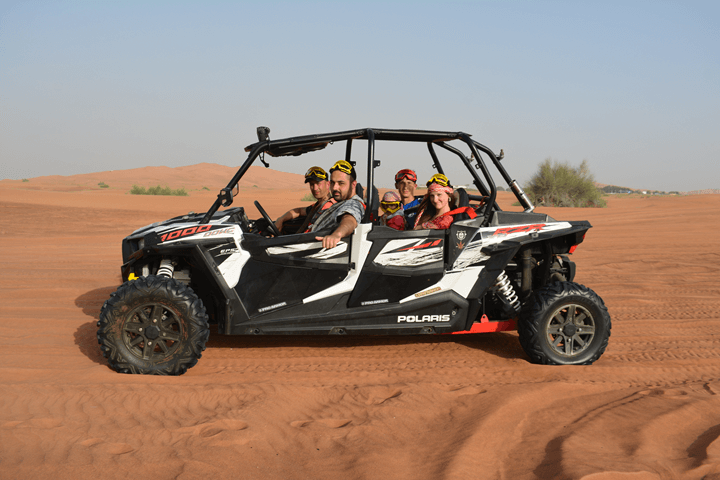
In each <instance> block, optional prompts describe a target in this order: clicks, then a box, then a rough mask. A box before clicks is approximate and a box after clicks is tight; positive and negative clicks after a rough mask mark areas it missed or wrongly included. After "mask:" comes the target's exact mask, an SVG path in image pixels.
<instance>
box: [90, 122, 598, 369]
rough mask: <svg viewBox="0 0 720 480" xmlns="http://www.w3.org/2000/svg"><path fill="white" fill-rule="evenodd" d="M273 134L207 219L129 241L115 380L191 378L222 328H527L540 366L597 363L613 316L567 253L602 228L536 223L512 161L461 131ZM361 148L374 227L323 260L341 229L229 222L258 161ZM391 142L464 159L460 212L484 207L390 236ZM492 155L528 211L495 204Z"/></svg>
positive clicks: (119, 297) (101, 333)
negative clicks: (325, 239)
mask: <svg viewBox="0 0 720 480" xmlns="http://www.w3.org/2000/svg"><path fill="white" fill-rule="evenodd" d="M268 133H269V129H267V128H265V127H260V128H258V139H259V141H258V142H257V143H254V144H252V145H250V146H248V147H247V148H246V149H245V150H246V151H247V152H249V156H248V158H247V160H246V161H245V163H244V164H243V165H242V166H241V167H240V168H239V169H238V171H237V173H236V174H235V176H234V177H233V178H232V180H231V181H230V183H229V184H228V186H227V187H226V188H223V189H222V190H221V191H220V193H219V195H218V198H217V200H216V201H215V203H214V204H213V205H212V207H210V209H209V210H208V211H207V213H204V214H192V213H191V214H188V215H184V216H179V217H175V218H172V219H170V220H166V221H164V222H160V223H154V224H152V225H148V226H146V227H143V228H141V229H139V230H136V231H135V232H133V233H132V234H131V235H130V236H128V237H127V238H125V239H124V240H123V243H122V254H123V265H122V269H121V271H122V278H123V280H124V281H125V282H124V283H123V284H122V285H121V286H120V287H119V288H118V289H117V291H116V292H114V293H113V294H112V295H111V296H110V298H109V299H108V300H107V301H106V302H105V304H104V305H103V307H102V311H101V313H100V320H99V322H98V327H99V330H98V334H97V337H98V342H99V343H100V346H101V349H102V351H103V353H104V355H105V357H106V358H107V359H108V361H109V363H110V366H111V367H112V368H113V369H115V370H117V371H118V372H124V373H143V374H150V373H153V374H182V373H184V372H185V371H186V370H187V369H188V368H190V367H192V366H193V365H195V364H196V363H197V360H198V359H199V358H200V356H201V354H202V352H203V350H204V349H205V343H206V341H207V340H208V336H209V328H210V326H209V325H210V324H214V325H217V331H218V333H220V334H225V335H300V334H313V335H315V334H331V335H333V334H334V335H358V334H362V335H415V334H427V335H437V334H463V333H480V332H498V331H504V330H514V329H516V328H517V330H518V333H519V339H520V343H521V345H522V347H523V349H524V350H525V352H526V353H527V355H528V356H529V357H530V360H531V361H532V362H535V363H541V364H590V363H592V362H594V361H595V360H597V359H598V358H599V357H600V355H602V353H603V352H604V351H605V348H606V347H607V344H608V338H609V336H610V327H611V322H610V316H609V314H608V311H607V308H606V307H605V305H604V303H603V301H602V299H601V298H600V297H599V296H598V295H596V294H595V293H594V292H593V291H592V290H590V289H589V288H587V287H584V286H582V285H579V284H577V283H573V282H572V281H573V278H574V276H575V264H574V263H573V262H571V261H569V260H568V256H567V255H568V254H571V253H572V252H573V250H574V249H575V247H576V246H577V245H578V244H579V243H580V242H582V241H583V239H584V237H585V233H586V232H587V230H588V229H589V228H590V224H589V223H588V222H587V221H571V222H565V221H557V220H554V219H553V218H551V217H549V216H548V215H545V214H540V213H533V209H534V207H533V206H532V204H531V202H530V201H529V199H528V197H527V196H526V195H525V193H524V192H523V191H522V188H521V187H520V186H519V185H518V183H517V182H516V181H515V180H513V179H511V177H510V176H509V175H508V174H507V172H506V171H505V168H504V167H503V165H502V164H501V163H500V161H501V160H502V157H503V153H502V151H501V152H500V154H499V155H496V154H495V153H493V151H491V150H490V149H489V148H487V147H485V146H484V145H481V144H480V143H478V142H476V141H474V140H472V139H471V138H470V135H468V134H465V133H462V132H434V131H417V130H383V129H362V130H353V131H346V132H339V133H328V134H319V135H308V136H302V137H294V138H286V139H282V140H269V138H268ZM354 141H364V142H366V145H367V166H366V170H365V171H366V173H367V177H366V178H367V183H366V185H367V187H368V188H366V191H367V192H370V193H371V194H369V195H368V197H369V198H368V199H367V200H366V204H367V209H366V212H365V216H364V218H363V221H362V222H361V223H360V224H359V225H358V226H357V228H356V229H355V231H354V233H353V234H352V235H351V236H349V237H347V238H344V239H343V240H342V241H341V242H340V243H338V245H337V246H336V247H335V248H332V249H329V250H326V249H323V248H322V245H321V243H320V242H318V241H316V240H315V237H316V236H317V235H318V233H320V234H328V233H330V231H327V232H312V233H300V234H293V235H280V232H277V231H271V233H272V235H268V234H267V233H266V232H261V231H259V228H258V225H260V224H262V225H264V226H266V227H268V228H270V229H271V230H275V229H274V226H273V224H272V221H271V220H270V218H269V217H268V215H267V214H266V213H265V211H264V210H263V208H262V207H261V206H260V204H259V203H257V202H255V205H256V206H257V208H258V210H259V211H260V212H261V214H262V215H263V218H264V221H251V220H249V219H248V217H247V216H246V214H245V212H244V210H243V208H242V207H234V208H226V209H224V210H220V207H230V205H231V204H232V202H233V196H234V193H235V192H236V190H235V188H236V186H237V184H238V182H239V181H240V179H241V178H242V177H243V175H244V174H245V173H246V172H247V171H248V168H249V167H250V166H251V165H252V164H253V162H255V161H256V160H257V159H260V161H262V163H263V164H265V165H266V166H267V163H266V162H265V160H264V158H265V155H269V156H272V157H281V156H298V155H303V154H306V153H309V152H313V151H316V150H320V149H323V148H325V147H326V146H327V145H328V144H332V143H335V142H345V158H346V159H347V160H348V161H351V151H352V147H353V142H354ZM383 141H393V142H422V143H425V144H426V145H427V149H428V151H429V159H430V160H431V161H432V164H433V167H434V168H436V169H437V170H438V171H439V172H441V173H444V172H443V168H442V165H441V163H440V160H439V157H438V155H437V152H438V151H441V150H444V151H445V153H444V154H443V155H444V157H443V158H444V160H443V161H446V160H445V159H446V158H448V157H449V158H452V159H454V158H455V157H457V161H459V162H461V163H462V164H464V165H465V167H467V171H468V173H469V177H470V178H471V179H472V182H473V184H474V185H475V187H476V189H477V191H478V192H477V193H478V194H475V195H473V194H468V192H467V191H466V190H465V189H462V188H459V189H457V192H456V194H457V198H458V202H459V206H470V207H472V208H473V209H474V210H475V212H476V213H477V216H476V217H475V218H469V217H467V213H462V214H460V215H458V216H456V217H455V219H454V222H453V224H452V226H451V227H450V228H449V229H447V230H416V231H412V230H410V231H397V230H394V229H391V228H388V227H385V226H381V225H380V224H379V222H378V221H377V218H378V207H379V202H378V197H377V194H375V195H373V194H372V193H373V192H376V190H375V189H374V187H373V185H374V184H375V182H374V172H375V169H376V168H377V167H378V166H379V164H380V162H379V161H378V160H376V159H375V146H376V143H377V142H383ZM439 149H441V150H439ZM448 152H449V153H448ZM483 155H484V156H485V157H487V158H488V159H489V160H490V162H491V163H492V165H494V167H495V168H496V169H497V170H498V171H499V173H500V175H501V176H502V178H503V179H504V180H505V182H507V184H508V185H509V187H510V189H511V190H512V191H513V192H514V194H515V196H516V197H517V199H518V201H519V202H520V204H521V205H522V207H523V208H524V211H520V212H510V211H503V210H501V209H500V208H499V207H498V205H497V203H496V201H495V200H496V194H497V187H496V185H495V182H494V181H493V178H492V176H491V175H490V171H489V169H488V164H486V163H485V160H484V157H483ZM363 158H364V156H363ZM317 163H320V162H317ZM358 163H362V162H358ZM310 164H311V163H310V161H308V163H307V166H309V165H310ZM358 167H361V165H358ZM406 167H407V166H406ZM360 173H362V169H360ZM363 179H364V178H363ZM455 183H456V184H458V183H459V182H457V181H456V182H455ZM291 207H293V206H292V205H288V208H291ZM263 233H265V234H263Z"/></svg>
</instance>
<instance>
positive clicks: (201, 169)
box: [2, 163, 305, 191]
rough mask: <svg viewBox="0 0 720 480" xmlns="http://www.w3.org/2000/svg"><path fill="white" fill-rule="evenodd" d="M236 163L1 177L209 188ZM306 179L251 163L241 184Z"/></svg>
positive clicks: (66, 187)
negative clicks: (30, 176)
mask: <svg viewBox="0 0 720 480" xmlns="http://www.w3.org/2000/svg"><path fill="white" fill-rule="evenodd" d="M238 168H239V166H238V167H228V166H225V165H218V164H216V163H198V164H196V165H188V166H185V167H174V168H171V167H143V168H132V169H128V170H109V171H105V172H97V173H84V174H79V175H69V176H66V175H48V176H42V177H35V178H31V179H28V180H30V181H29V182H22V180H2V182H3V183H5V182H13V183H18V184H19V185H20V186H22V188H29V189H34V188H38V187H39V186H42V187H44V188H43V189H47V190H60V191H77V190H84V189H87V188H93V189H94V188H99V185H98V183H100V182H104V183H105V184H107V185H109V187H110V188H111V189H126V190H130V188H132V186H133V185H138V186H142V187H150V186H156V185H160V186H162V187H164V186H168V187H171V188H173V189H175V188H185V189H186V190H189V191H190V190H199V189H202V188H203V187H207V188H209V189H210V190H212V191H215V190H219V189H220V188H223V187H225V186H226V185H227V184H228V182H229V181H230V180H231V179H232V176H233V175H234V174H235V172H237V169H238ZM304 181H305V179H304V177H303V175H300V174H297V173H287V172H281V171H278V170H273V169H271V168H265V167H261V166H251V167H250V168H249V169H248V171H247V172H246V173H245V175H244V176H243V178H242V180H241V181H240V187H241V188H253V187H255V186H257V188H263V189H276V188H277V189H297V188H302V187H303V183H304Z"/></svg>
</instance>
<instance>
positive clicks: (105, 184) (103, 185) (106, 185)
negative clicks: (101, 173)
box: [98, 182, 110, 188]
mask: <svg viewBox="0 0 720 480" xmlns="http://www.w3.org/2000/svg"><path fill="white" fill-rule="evenodd" d="M98 186H99V187H100V188H110V185H108V184H107V183H105V182H100V183H98Z"/></svg>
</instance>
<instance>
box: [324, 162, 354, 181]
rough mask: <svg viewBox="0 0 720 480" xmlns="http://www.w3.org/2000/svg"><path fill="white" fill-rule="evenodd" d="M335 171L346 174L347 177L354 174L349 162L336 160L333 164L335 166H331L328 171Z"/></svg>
mask: <svg viewBox="0 0 720 480" xmlns="http://www.w3.org/2000/svg"><path fill="white" fill-rule="evenodd" d="M335 170H340V171H341V172H343V173H347V174H348V175H353V173H354V171H353V166H352V165H350V162H346V161H345V160H338V161H337V162H335V165H333V166H332V168H331V169H330V173H332V172H333V171H335ZM353 178H354V177H353Z"/></svg>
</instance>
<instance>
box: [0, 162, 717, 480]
mask: <svg viewBox="0 0 720 480" xmlns="http://www.w3.org/2000/svg"><path fill="white" fill-rule="evenodd" d="M216 167H217V168H216ZM183 168H186V169H187V171H186V172H185V174H188V175H189V176H190V177H192V178H188V179H186V181H187V182H189V183H188V184H187V185H188V186H193V185H199V186H202V185H203V184H206V183H210V182H211V181H212V182H213V184H214V185H215V186H217V185H218V184H219V185H222V184H223V183H226V182H227V179H228V178H229V176H230V175H231V173H232V171H234V169H230V170H229V171H230V173H228V171H226V170H225V169H226V167H219V166H207V165H205V166H202V167H198V168H197V169H192V168H191V167H183ZM173 170H176V169H173ZM263 171H264V170H263ZM265 172H266V171H265ZM105 173H107V172H105ZM109 173H111V174H112V173H115V172H109ZM143 173H144V175H145V178H150V176H151V174H152V175H155V173H153V171H152V170H148V171H144V172H143ZM156 173H157V174H158V175H160V174H162V173H164V172H162V171H161V170H158V171H157V172H156ZM165 173H166V172H165ZM176 173H177V172H173V175H175V174H176ZM201 173H202V174H204V175H207V176H206V177H202V178H201V177H200V175H201ZM121 174H122V172H121V173H120V174H118V176H117V177H111V176H103V175H101V174H92V175H101V176H103V177H104V178H100V176H97V177H93V176H92V175H88V176H76V177H60V178H54V177H44V178H42V179H31V181H30V182H26V183H25V185H20V186H18V185H19V184H18V182H11V181H2V182H0V218H2V220H3V221H2V226H0V252H2V253H1V254H0V272H2V276H0V322H1V323H0V325H1V327H0V359H1V362H0V392H1V393H0V478H58V477H60V478H71V477H72V478H97V477H101V476H102V477H108V478H126V477H137V476H142V477H148V478H157V479H165V478H197V477H201V476H202V477H208V478H234V479H235V478H268V479H296V478H297V479H301V478H312V479H338V478H350V479H364V478H390V479H405V478H407V479H428V480H431V479H433V480H434V479H439V478H443V479H468V478H483V479H484V478H489V479H495V478H497V479H534V478H542V479H545V478H561V479H585V480H601V479H602V480H609V479H633V480H646V479H702V478H705V479H712V478H716V479H718V478H720V440H718V438H720V254H719V253H718V252H720V239H718V236H717V235H715V234H714V233H713V232H714V231H715V228H718V227H719V226H720V215H718V213H717V212H718V209H720V196H716V195H705V196H695V197H672V198H670V197H658V198H617V197H610V198H608V207H607V208H605V209H593V210H587V209H552V208H546V209H543V211H544V212H547V213H549V214H550V215H552V216H554V217H555V218H558V219H567V220H580V219H587V220H589V221H590V222H591V223H592V224H593V228H592V229H591V230H590V231H589V233H588V235H587V238H586V240H585V242H584V243H583V244H581V245H580V247H579V248H578V249H577V251H576V253H575V254H574V258H573V260H574V261H575V262H577V264H578V274H577V277H576V281H578V282H580V283H583V284H586V285H588V286H590V287H591V288H593V289H594V290H595V291H596V292H597V293H598V294H600V295H601V296H602V297H603V299H604V300H605V303H606V304H607V306H608V308H609V311H610V314H611V315H612V320H613V330H612V336H611V338H610V345H609V347H608V349H607V352H606V353H605V355H604V356H603V357H602V358H601V359H600V360H599V361H598V362H596V363H595V364H594V365H592V366H582V367H544V366H537V365H531V364H530V363H529V362H528V359H527V357H526V356H525V354H524V353H523V351H522V349H521V348H520V346H519V344H518V341H517V334H516V333H514V332H511V333H498V334H483V335H476V336H470V335H466V336H461V337H462V338H459V339H458V338H454V337H456V336H448V337H425V336H423V337H409V338H354V337H307V338H298V337H286V338H270V337H252V338H246V337H224V336H220V335H217V334H214V333H213V334H211V337H210V341H209V344H208V349H207V350H206V352H205V354H204V355H203V358H202V359H201V360H200V362H199V363H198V365H197V366H196V367H194V368H193V369H191V370H190V371H189V372H188V373H187V374H186V375H184V376H181V377H176V378H154V377H142V376H130V375H120V374H117V373H115V372H113V371H111V370H110V369H109V368H108V367H107V364H106V363H105V360H104V359H103V357H102V355H101V353H100V350H99V348H98V345H97V341H96V338H95V334H96V326H95V322H96V321H97V317H98V313H99V310H100V307H101V305H102V303H103V302H104V301H105V299H106V298H107V297H108V296H109V294H110V293H111V292H112V291H114V290H115V288H116V287H117V285H118V282H119V265H120V261H121V257H120V240H121V239H122V237H123V236H125V235H127V234H128V233H129V232H130V231H132V230H134V229H135V228H137V227H139V226H142V225H145V224H147V223H150V222H152V221H156V220H159V219H164V218H168V217H170V216H174V215H178V214H182V213H185V212H186V211H190V210H194V211H203V210H206V209H207V208H208V207H209V205H210V203H211V202H212V201H213V199H214V198H215V193H216V192H214V191H213V192H207V191H198V192H193V193H192V195H191V196H189V197H169V198H168V197H165V198H162V197H137V196H131V195H126V194H125V193H124V192H121V191H115V192H113V191H109V192H108V191H101V190H84V191H75V192H73V191H69V190H68V188H66V187H68V186H73V185H86V184H88V185H91V184H92V182H95V180H97V181H105V182H106V183H108V184H111V185H112V184H115V183H117V185H121V182H122V181H127V182H136V180H135V177H134V176H133V175H128V178H126V179H125V180H121V178H123V177H122V176H121ZM177 175H178V176H176V177H172V178H177V179H180V178H181V177H182V175H181V174H180V173H177ZM213 175H217V177H218V180H212V178H214V177H212V176H213ZM166 176H167V177H169V175H166ZM130 177H132V178H130ZM220 177H222V180H221V179H220ZM298 177H299V178H298ZM153 178H155V177H153ZM258 178H265V177H264V176H262V175H261V176H260V177H258ZM193 182H194V183H193ZM95 183H97V182H95ZM155 183H156V182H155ZM180 183H181V180H177V183H175V182H170V183H169V185H170V186H172V187H174V188H175V187H178V186H182V185H180ZM288 183H289V185H290V186H289V188H292V190H291V191H290V192H279V191H278V190H274V191H273V190H268V189H267V188H264V187H263V186H264V185H266V184H260V183H257V184H258V187H257V188H253V187H250V188H249V189H248V190H247V191H245V192H243V193H242V194H241V197H240V198H238V199H237V202H236V204H238V205H249V204H250V203H251V201H252V200H253V199H260V201H261V202H262V204H263V206H264V207H265V208H266V209H267V210H268V212H269V213H270V215H271V216H277V215H280V214H281V213H282V212H283V211H284V210H285V209H286V208H287V207H289V206H295V205H296V204H298V202H300V200H299V199H300V198H301V197H302V196H303V195H304V193H305V190H304V189H303V187H302V177H301V176H291V175H289V176H288ZM28 184H32V185H30V186H32V187H38V186H40V187H42V186H43V185H45V187H46V188H39V189H36V190H33V189H29V188H26V187H28ZM129 184H131V183H129ZM148 184H150V182H149V183H148ZM298 185H299V186H298ZM209 186H210V187H212V186H213V185H209ZM512 201H513V199H512V197H511V195H510V194H508V193H501V195H500V202H499V203H500V204H501V206H502V207H503V208H507V209H516V208H518V207H512V205H511V204H512ZM248 211H253V210H252V209H248ZM251 215H252V214H251ZM451 337H452V338H451Z"/></svg>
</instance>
